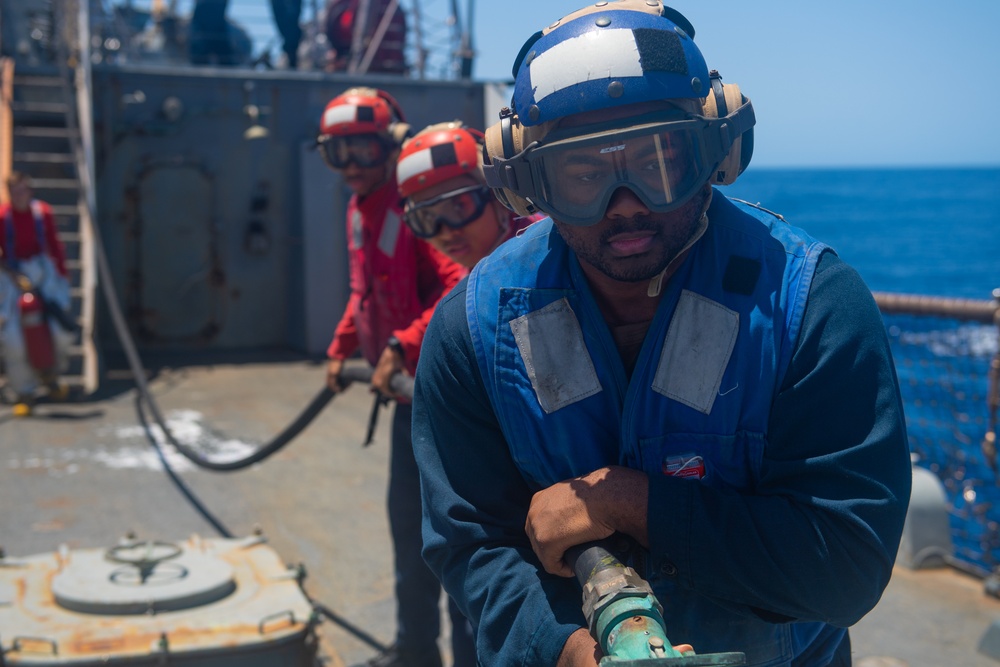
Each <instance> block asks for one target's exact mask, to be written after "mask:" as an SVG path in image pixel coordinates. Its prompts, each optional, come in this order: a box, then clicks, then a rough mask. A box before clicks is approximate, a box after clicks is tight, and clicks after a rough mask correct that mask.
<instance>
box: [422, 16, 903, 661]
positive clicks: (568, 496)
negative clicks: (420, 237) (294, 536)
mask: <svg viewBox="0 0 1000 667" xmlns="http://www.w3.org/2000/svg"><path fill="white" fill-rule="evenodd" d="M693 34H694V30H693V28H692V27H691V26H690V24H689V23H688V22H687V20H686V19H685V18H684V17H683V16H681V15H680V14H679V13H677V12H676V11H674V10H672V9H670V8H666V7H663V6H662V5H660V4H659V3H657V2H647V1H646V0H621V1H619V2H608V3H597V4H596V5H594V6H591V7H588V8H586V9H583V10H580V11H579V12H576V13H574V14H571V15H569V16H567V17H564V18H563V19H562V20H561V21H558V22H556V23H553V24H551V25H550V26H549V27H547V28H546V29H544V30H543V31H541V32H539V33H537V34H536V35H535V36H534V37H532V39H531V40H529V43H528V44H526V45H525V47H524V48H523V49H522V50H521V54H520V56H519V62H518V65H517V67H516V68H515V69H516V84H515V89H514V95H513V100H512V107H511V109H510V110H504V111H501V113H500V122H499V123H498V124H496V125H494V126H493V127H491V128H490V129H489V130H488V132H487V138H486V152H487V154H488V158H489V159H488V162H489V164H488V165H487V166H486V171H487V178H488V179H490V184H491V185H492V186H493V187H494V188H495V192H496V193H497V194H498V196H499V197H500V198H501V199H502V200H503V201H504V202H505V203H507V204H508V205H509V206H510V207H511V208H513V209H514V210H515V211H517V212H519V213H520V214H522V215H525V214H531V213H534V212H536V211H537V210H541V211H542V212H544V213H546V214H548V215H549V216H550V219H549V220H543V221H541V222H538V223H535V224H534V225H532V226H531V227H529V228H528V229H527V230H526V231H525V232H524V233H523V234H522V235H520V236H519V237H517V238H514V239H511V240H510V241H508V242H506V243H505V244H504V245H502V246H500V247H499V248H498V249H497V250H495V251H494V252H493V253H492V254H491V255H490V256H489V257H487V258H486V259H484V260H482V262H480V263H479V264H478V265H477V266H476V268H475V269H474V270H473V271H472V273H471V274H470V276H469V278H468V279H467V281H466V282H464V283H460V284H459V285H458V286H457V287H456V288H455V289H454V290H452V292H451V293H450V294H449V295H448V296H446V297H445V298H444V299H443V300H442V301H441V303H440V304H439V305H438V308H437V310H436V312H435V315H434V319H433V320H432V322H431V325H430V328H429V329H428V332H427V337H426V339H425V341H424V347H423V354H422V356H421V359H420V364H419V367H418V369H417V373H416V393H415V400H414V427H413V437H414V448H415V451H416V456H417V461H418V464H419V466H420V470H421V485H422V493H423V507H424V525H423V531H424V556H425V558H426V559H427V561H428V563H429V564H430V566H431V568H432V569H433V570H434V571H435V572H436V573H437V574H438V576H439V577H440V578H441V579H442V581H443V583H444V586H445V588H446V589H447V591H448V593H449V594H450V595H451V596H452V597H453V598H454V599H455V600H456V601H457V603H458V605H459V606H460V607H461V608H462V611H463V612H464V613H465V614H466V616H467V617H468V618H469V619H470V620H471V621H472V623H473V626H474V627H475V628H476V633H477V637H476V639H477V651H478V656H479V661H480V664H482V665H489V666H493V665H521V666H529V665H538V666H540V667H551V666H553V665H559V666H563V665H574V666H575V665H596V664H597V662H598V660H599V659H600V657H601V653H600V648H599V647H598V645H597V644H596V643H595V641H594V640H593V639H592V638H591V636H590V635H589V633H588V631H587V629H586V628H585V625H586V621H585V619H584V616H583V612H582V610H581V595H580V587H579V584H578V583H577V581H576V580H575V579H574V578H572V571H571V570H570V569H569V567H568V566H567V564H566V562H565V560H564V558H563V556H564V554H565V551H566V549H567V548H568V547H570V546H573V545H577V544H582V543H585V542H588V541H591V540H595V539H601V538H605V537H608V536H612V535H617V536H618V537H617V538H616V539H617V540H618V541H620V542H622V543H624V544H626V545H627V547H628V548H627V550H626V551H627V553H625V554H623V558H625V559H626V560H628V562H629V563H630V564H631V566H632V567H634V568H635V569H636V571H637V572H638V573H639V575H640V576H642V577H643V578H645V579H646V580H648V581H649V583H650V584H651V586H652V588H653V590H654V592H655V593H656V595H657V597H658V599H659V600H660V601H661V602H662V603H663V605H664V607H665V611H664V620H665V622H666V631H667V634H668V636H669V638H670V639H671V640H672V641H674V642H678V643H680V642H684V643H687V644H691V645H693V646H694V649H695V650H696V651H697V652H698V653H701V654H704V653H716V652H734V651H741V652H744V653H745V654H746V656H747V664H748V665H752V666H754V667H763V666H768V667H778V666H782V665H794V666H821V665H836V666H838V667H839V666H843V665H850V664H851V650H850V642H849V639H848V632H847V628H848V627H849V626H850V625H852V624H853V623H855V622H857V621H858V620H859V619H860V618H861V617H862V616H864V615H865V614H866V613H867V612H868V611H869V610H871V609H872V608H873V607H874V606H875V604H876V603H877V602H878V600H879V597H880V596H881V594H882V591H883V590H884V588H885V586H886V584H887V583H888V581H889V577H890V574H891V571H892V567H893V562H894V559H895V555H896V549H897V546H898V544H899V540H900V535H901V532H902V528H903V520H904V517H905V513H906V508H907V503H908V499H909V493H910V479H911V471H910V460H909V452H908V448H907V441H906V435H905V428H904V421H903V412H902V404H901V401H900V397H899V390H898V384H897V381H896V376H895V372H894V368H893V364H892V359H891V357H890V353H889V348H888V344H887V340H886V335H885V331H884V327H883V324H882V320H881V317H880V314H879V312H878V309H877V307H876V305H875V303H874V300H873V299H872V296H871V293H870V291H869V290H868V289H867V287H866V286H865V284H864V282H863V281H862V280H861V278H860V277H859V275H858V274H857V273H856V272H855V271H854V270H853V269H852V268H850V267H849V266H847V265H846V264H845V263H844V262H842V261H841V260H840V259H839V258H838V257H837V255H836V254H835V252H834V251H833V250H832V249H831V248H829V247H828V246H826V245H825V244H824V243H822V242H821V241H818V240H816V239H813V238H811V237H810V236H809V235H808V234H807V233H806V232H804V231H803V230H801V229H797V228H795V227H793V226H791V225H789V224H787V223H786V222H785V220H784V219H783V218H781V217H780V216H778V215H775V214H773V213H771V212H769V211H767V210H765V209H763V208H760V207H757V206H753V205H749V204H747V203H745V202H740V201H736V200H730V199H727V198H726V197H725V196H724V195H723V194H722V193H721V192H720V191H719V190H717V189H715V188H714V187H713V186H714V185H724V184H727V183H730V182H732V181H733V180H735V178H736V177H737V176H738V175H739V174H740V173H741V172H742V171H743V170H744V169H745V168H746V166H747V164H748V162H749V158H750V152H751V149H752V146H751V142H752V126H753V124H754V116H753V111H752V107H751V105H750V102H749V100H747V99H746V98H745V97H744V96H743V95H742V93H740V91H739V89H738V87H737V86H735V85H732V84H723V83H722V81H721V79H720V77H719V76H718V75H717V73H715V72H714V71H713V72H712V73H710V72H709V70H708V69H707V67H706V64H705V61H704V59H703V57H702V55H701V53H700V52H699V50H698V48H697V47H696V46H695V44H694V42H693V41H692V36H693Z"/></svg>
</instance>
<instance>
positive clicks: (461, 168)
mask: <svg viewBox="0 0 1000 667" xmlns="http://www.w3.org/2000/svg"><path fill="white" fill-rule="evenodd" d="M482 148H483V133H482V132H480V131H478V130H474V129H471V128H468V127H465V126H464V125H463V124H462V121H458V120H456V121H452V122H448V123H437V124H436V125H431V126H429V127H427V128H424V129H423V130H421V131H420V132H418V133H417V134H416V136H414V137H413V138H411V139H408V140H407V141H406V143H405V144H403V150H402V151H400V153H399V162H398V164H397V165H396V183H397V184H398V185H399V193H400V194H401V195H402V196H404V197H410V196H412V195H413V194H414V193H416V192H420V191H421V190H426V189H427V188H431V187H434V186H435V185H437V184H438V183H442V182H444V181H447V180H449V179H451V178H455V177H456V176H462V175H465V174H468V175H471V176H472V177H474V178H475V179H476V180H477V181H479V182H480V183H482V184H484V185H485V184H486V179H485V178H484V176H483V153H482Z"/></svg>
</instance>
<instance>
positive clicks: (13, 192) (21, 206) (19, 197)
mask: <svg viewBox="0 0 1000 667" xmlns="http://www.w3.org/2000/svg"><path fill="white" fill-rule="evenodd" d="M32 194H33V193H32V190H31V186H30V185H28V184H27V183H25V182H23V181H22V182H20V183H15V184H14V185H12V186H10V205H11V207H12V208H13V209H14V210H15V211H26V210H28V208H30V207H31V196H32Z"/></svg>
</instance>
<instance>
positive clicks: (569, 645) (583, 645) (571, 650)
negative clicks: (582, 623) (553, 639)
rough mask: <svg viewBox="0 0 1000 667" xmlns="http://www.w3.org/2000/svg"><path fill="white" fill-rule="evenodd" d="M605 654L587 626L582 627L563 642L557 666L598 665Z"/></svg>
mask: <svg viewBox="0 0 1000 667" xmlns="http://www.w3.org/2000/svg"><path fill="white" fill-rule="evenodd" d="M603 656H604V654H603V653H601V647H600V646H598V645H597V642H596V641H594V638H593V637H591V636H590V632H588V631H587V629H586V628H580V629H579V630H577V631H576V632H574V633H573V634H571V635H570V636H569V639H567V640H566V643H565V644H563V650H562V653H560V654H559V662H557V663H556V667H596V665H597V664H598V663H599V662H600V661H601V658H602V657H603Z"/></svg>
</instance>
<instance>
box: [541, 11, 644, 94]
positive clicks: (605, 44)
mask: <svg viewBox="0 0 1000 667" xmlns="http://www.w3.org/2000/svg"><path fill="white" fill-rule="evenodd" d="M530 73H531V85H532V87H533V88H534V89H535V102H540V101H542V100H544V99H545V98H546V97H548V96H549V95H551V94H553V93H558V92H559V91H560V90H563V89H564V88H569V87H570V86H574V85H576V84H578V83H583V82H585V81H591V80H593V79H610V78H615V79H623V78H628V77H635V76H642V65H640V63H639V47H638V46H636V43H635V36H634V35H633V34H632V31H631V30H629V29H626V28H612V29H609V30H597V31H594V32H589V33H587V34H585V35H580V36H579V37H573V38H572V39H567V40H566V41H565V42H562V43H561V44H556V45H555V46H553V47H552V48H551V49H549V50H548V51H546V52H545V53H542V54H539V55H538V56H537V57H536V58H535V59H534V60H532V61H531V65H530Z"/></svg>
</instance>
